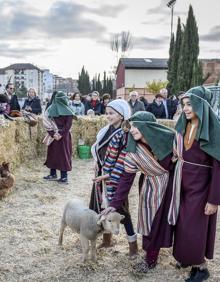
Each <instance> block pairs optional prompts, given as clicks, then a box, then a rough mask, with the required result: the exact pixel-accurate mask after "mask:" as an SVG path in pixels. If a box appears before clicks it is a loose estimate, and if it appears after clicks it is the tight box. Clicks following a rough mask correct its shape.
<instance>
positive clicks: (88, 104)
mask: <svg viewBox="0 0 220 282" xmlns="http://www.w3.org/2000/svg"><path fill="white" fill-rule="evenodd" d="M88 110H93V111H94V112H95V115H101V112H102V104H101V102H100V101H97V102H96V105H95V107H93V106H92V103H91V102H90V101H87V102H86V104H85V114H86V115H87V112H88Z"/></svg>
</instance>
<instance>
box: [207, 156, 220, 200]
mask: <svg viewBox="0 0 220 282" xmlns="http://www.w3.org/2000/svg"><path fill="white" fill-rule="evenodd" d="M219 183H220V162H219V161H217V160H215V159H214V160H213V168H212V179H211V185H210V189H209V195H208V201H207V202H208V203H210V204H213V205H220V186H219Z"/></svg>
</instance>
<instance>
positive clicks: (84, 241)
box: [80, 234, 89, 262]
mask: <svg viewBox="0 0 220 282" xmlns="http://www.w3.org/2000/svg"><path fill="white" fill-rule="evenodd" d="M80 241H81V246H82V252H83V255H82V262H85V261H86V259H87V258H88V253H89V240H88V239H87V238H86V237H84V236H83V235H82V234H80Z"/></svg>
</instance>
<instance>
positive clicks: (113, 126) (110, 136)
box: [89, 100, 137, 256]
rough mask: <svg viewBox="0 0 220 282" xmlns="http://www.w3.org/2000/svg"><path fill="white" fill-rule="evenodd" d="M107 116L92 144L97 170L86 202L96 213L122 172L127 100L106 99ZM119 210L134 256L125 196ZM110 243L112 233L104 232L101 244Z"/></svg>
mask: <svg viewBox="0 0 220 282" xmlns="http://www.w3.org/2000/svg"><path fill="white" fill-rule="evenodd" d="M106 117H107V119H108V122H109V124H108V125H107V126H105V127H104V128H102V129H101V130H100V131H99V133H98V135H97V140H96V143H95V144H94V145H93V146H92V154H93V157H94V159H95V163H96V167H97V170H96V177H95V178H94V185H93V188H92V193H91V198H90V205H89V206H90V208H91V209H93V210H95V211H96V212H98V213H100V212H101V210H103V209H104V208H107V207H108V206H109V204H110V203H111V201H112V198H113V196H114V193H115V191H116V187H117V184H118V182H119V180H120V176H121V174H122V173H123V168H124V166H123V163H124V156H125V152H124V148H125V146H126V142H127V138H126V137H127V136H126V133H125V132H124V130H123V129H122V128H121V124H122V122H123V121H124V120H126V119H128V118H129V117H130V107H129V105H128V103H127V102H126V101H124V100H114V101H112V102H110V103H108V105H107V107H106ZM119 212H120V213H121V214H123V215H124V216H125V219H124V220H123V222H122V223H123V224H124V226H125V230H126V233H127V236H128V243H129V254H130V256H134V255H136V254H137V236H136V234H135V232H134V229H133V224H132V221H131V216H130V213H129V209H128V201H127V199H125V200H124V202H123V203H122V206H121V208H120V210H119ZM109 246H111V234H110V233H104V235H103V243H102V245H101V246H100V247H109Z"/></svg>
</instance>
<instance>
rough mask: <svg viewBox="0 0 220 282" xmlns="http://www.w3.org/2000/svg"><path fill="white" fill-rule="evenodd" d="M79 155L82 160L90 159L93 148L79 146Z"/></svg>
mask: <svg viewBox="0 0 220 282" xmlns="http://www.w3.org/2000/svg"><path fill="white" fill-rule="evenodd" d="M78 154H79V158H80V159H83V160H84V159H90V158H91V147H90V146H87V145H78Z"/></svg>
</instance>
